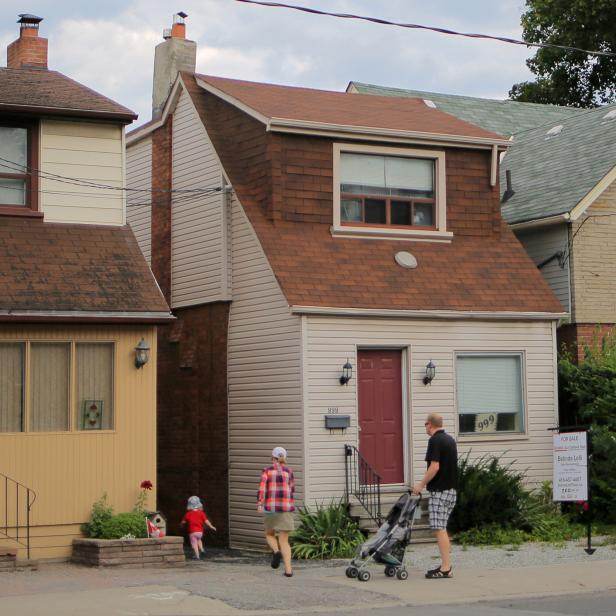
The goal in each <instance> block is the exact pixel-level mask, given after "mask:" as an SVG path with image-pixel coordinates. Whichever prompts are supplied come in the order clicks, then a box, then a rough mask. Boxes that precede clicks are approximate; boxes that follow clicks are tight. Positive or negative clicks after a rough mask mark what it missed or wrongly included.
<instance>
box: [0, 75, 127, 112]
mask: <svg viewBox="0 0 616 616" xmlns="http://www.w3.org/2000/svg"><path fill="white" fill-rule="evenodd" d="M0 111H11V112H19V113H27V114H32V115H35V114H36V115H40V114H41V113H53V114H58V115H65V116H77V117H79V116H83V117H100V118H106V119H117V120H118V121H120V122H122V123H125V124H128V123H130V122H132V121H133V120H135V119H136V118H137V114H136V113H135V112H133V111H131V110H130V109H127V108H126V107H124V106H122V105H120V104H119V103H116V102H115V101H112V100H111V99H109V98H107V97H106V96H103V95H102V94H99V93H98V92H95V91H94V90H91V89H90V88H87V87H86V86H84V85H81V84H80V83H77V82H76V81H73V80H72V79H70V78H69V77H66V76H65V75H63V74H62V73H58V72H57V71H49V70H45V69H36V68H0Z"/></svg>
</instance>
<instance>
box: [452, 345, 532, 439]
mask: <svg viewBox="0 0 616 616" xmlns="http://www.w3.org/2000/svg"><path fill="white" fill-rule="evenodd" d="M456 387H457V399H458V432H459V434H460V435H464V434H472V435H479V434H482V435H490V434H492V435H494V434H496V433H499V434H500V433H513V434H520V433H523V432H524V431H525V425H524V386H523V374H522V354H521V353H515V354H493V355H489V354H486V355H481V354H458V355H457V356H456Z"/></svg>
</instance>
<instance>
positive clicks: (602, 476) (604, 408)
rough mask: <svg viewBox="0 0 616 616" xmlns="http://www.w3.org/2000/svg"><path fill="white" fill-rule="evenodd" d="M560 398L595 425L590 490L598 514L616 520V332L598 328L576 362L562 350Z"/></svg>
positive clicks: (582, 420) (580, 418)
mask: <svg viewBox="0 0 616 616" xmlns="http://www.w3.org/2000/svg"><path fill="white" fill-rule="evenodd" d="M558 374H559V385H560V389H561V400H564V401H565V403H566V404H568V405H570V407H571V411H572V413H570V416H573V417H575V418H576V421H577V422H578V423H582V424H587V425H589V426H591V427H592V432H591V435H592V446H593V455H592V459H591V490H592V495H593V502H594V508H593V509H594V512H595V516H596V518H597V519H599V520H603V521H605V522H616V485H615V484H614V477H616V331H615V332H612V333H611V334H608V335H605V336H603V337H601V335H600V332H599V331H597V332H596V334H595V336H594V338H593V340H592V341H591V343H590V344H587V345H586V346H585V348H584V362H583V363H581V364H579V365H578V364H576V363H574V362H573V361H572V359H571V356H570V355H569V354H567V353H563V356H562V357H561V359H560V361H559V362H558Z"/></svg>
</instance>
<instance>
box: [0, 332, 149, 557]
mask: <svg viewBox="0 0 616 616" xmlns="http://www.w3.org/2000/svg"><path fill="white" fill-rule="evenodd" d="M142 337H144V338H145V340H146V341H147V342H148V343H149V344H150V346H151V347H152V350H151V355H150V361H149V363H148V364H146V365H145V366H144V367H143V368H142V369H139V370H138V369H136V368H135V364H134V357H135V351H134V348H135V345H136V344H137V342H138V341H139V340H140V339H141V338H142ZM25 339H27V340H30V341H32V342H34V341H36V340H41V341H45V342H46V343H49V342H59V343H60V342H66V341H68V340H75V341H77V342H79V341H87V342H90V341H99V342H105V343H109V342H113V343H114V344H115V347H114V349H115V355H114V380H115V392H114V409H115V410H114V416H115V427H114V429H113V430H104V431H100V430H92V431H85V432H84V431H82V430H74V431H67V432H28V433H10V432H0V473H3V474H5V475H7V476H9V477H11V478H13V479H15V480H16V481H19V482H21V483H22V484H23V485H25V486H27V487H29V488H31V489H33V490H34V491H35V492H36V495H37V496H36V502H35V503H34V506H33V508H32V514H31V524H32V528H31V534H32V536H33V540H32V558H34V559H37V558H62V557H68V556H69V555H70V549H71V548H70V546H71V541H72V539H73V538H74V537H76V536H79V535H80V531H79V525H80V524H81V523H83V522H86V521H87V520H88V518H89V515H90V510H91V508H92V503H93V502H94V501H95V500H97V499H98V498H100V497H101V496H102V495H103V493H104V492H106V493H107V495H108V500H109V503H111V504H112V505H113V506H114V509H115V511H117V512H120V511H130V510H131V509H132V508H133V506H134V504H135V500H136V499H137V496H138V494H139V485H140V483H141V481H143V480H144V479H150V480H152V481H155V479H156V328H155V327H151V326H124V327H119V326H105V325H100V326H90V327H86V326H70V325H62V326H55V327H53V328H52V327H47V326H30V327H24V326H19V327H16V326H15V327H12V326H3V327H2V329H1V331H0V343H6V342H13V341H16V342H21V341H23V340H25ZM76 387H77V384H75V389H76ZM76 393H77V392H76V391H74V393H73V394H72V395H76ZM148 506H149V507H150V508H155V506H156V485H155V486H154V490H153V491H152V492H151V493H149V495H148ZM1 542H2V543H3V544H6V545H10V543H11V542H10V541H8V540H6V539H5V538H2V540H1ZM16 547H17V546H16ZM19 558H25V549H24V548H21V547H20V553H19Z"/></svg>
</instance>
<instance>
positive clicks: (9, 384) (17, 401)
mask: <svg viewBox="0 0 616 616" xmlns="http://www.w3.org/2000/svg"><path fill="white" fill-rule="evenodd" d="M23 391H24V345H23V343H14V342H0V432H22V431H23V421H22V419H23Z"/></svg>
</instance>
